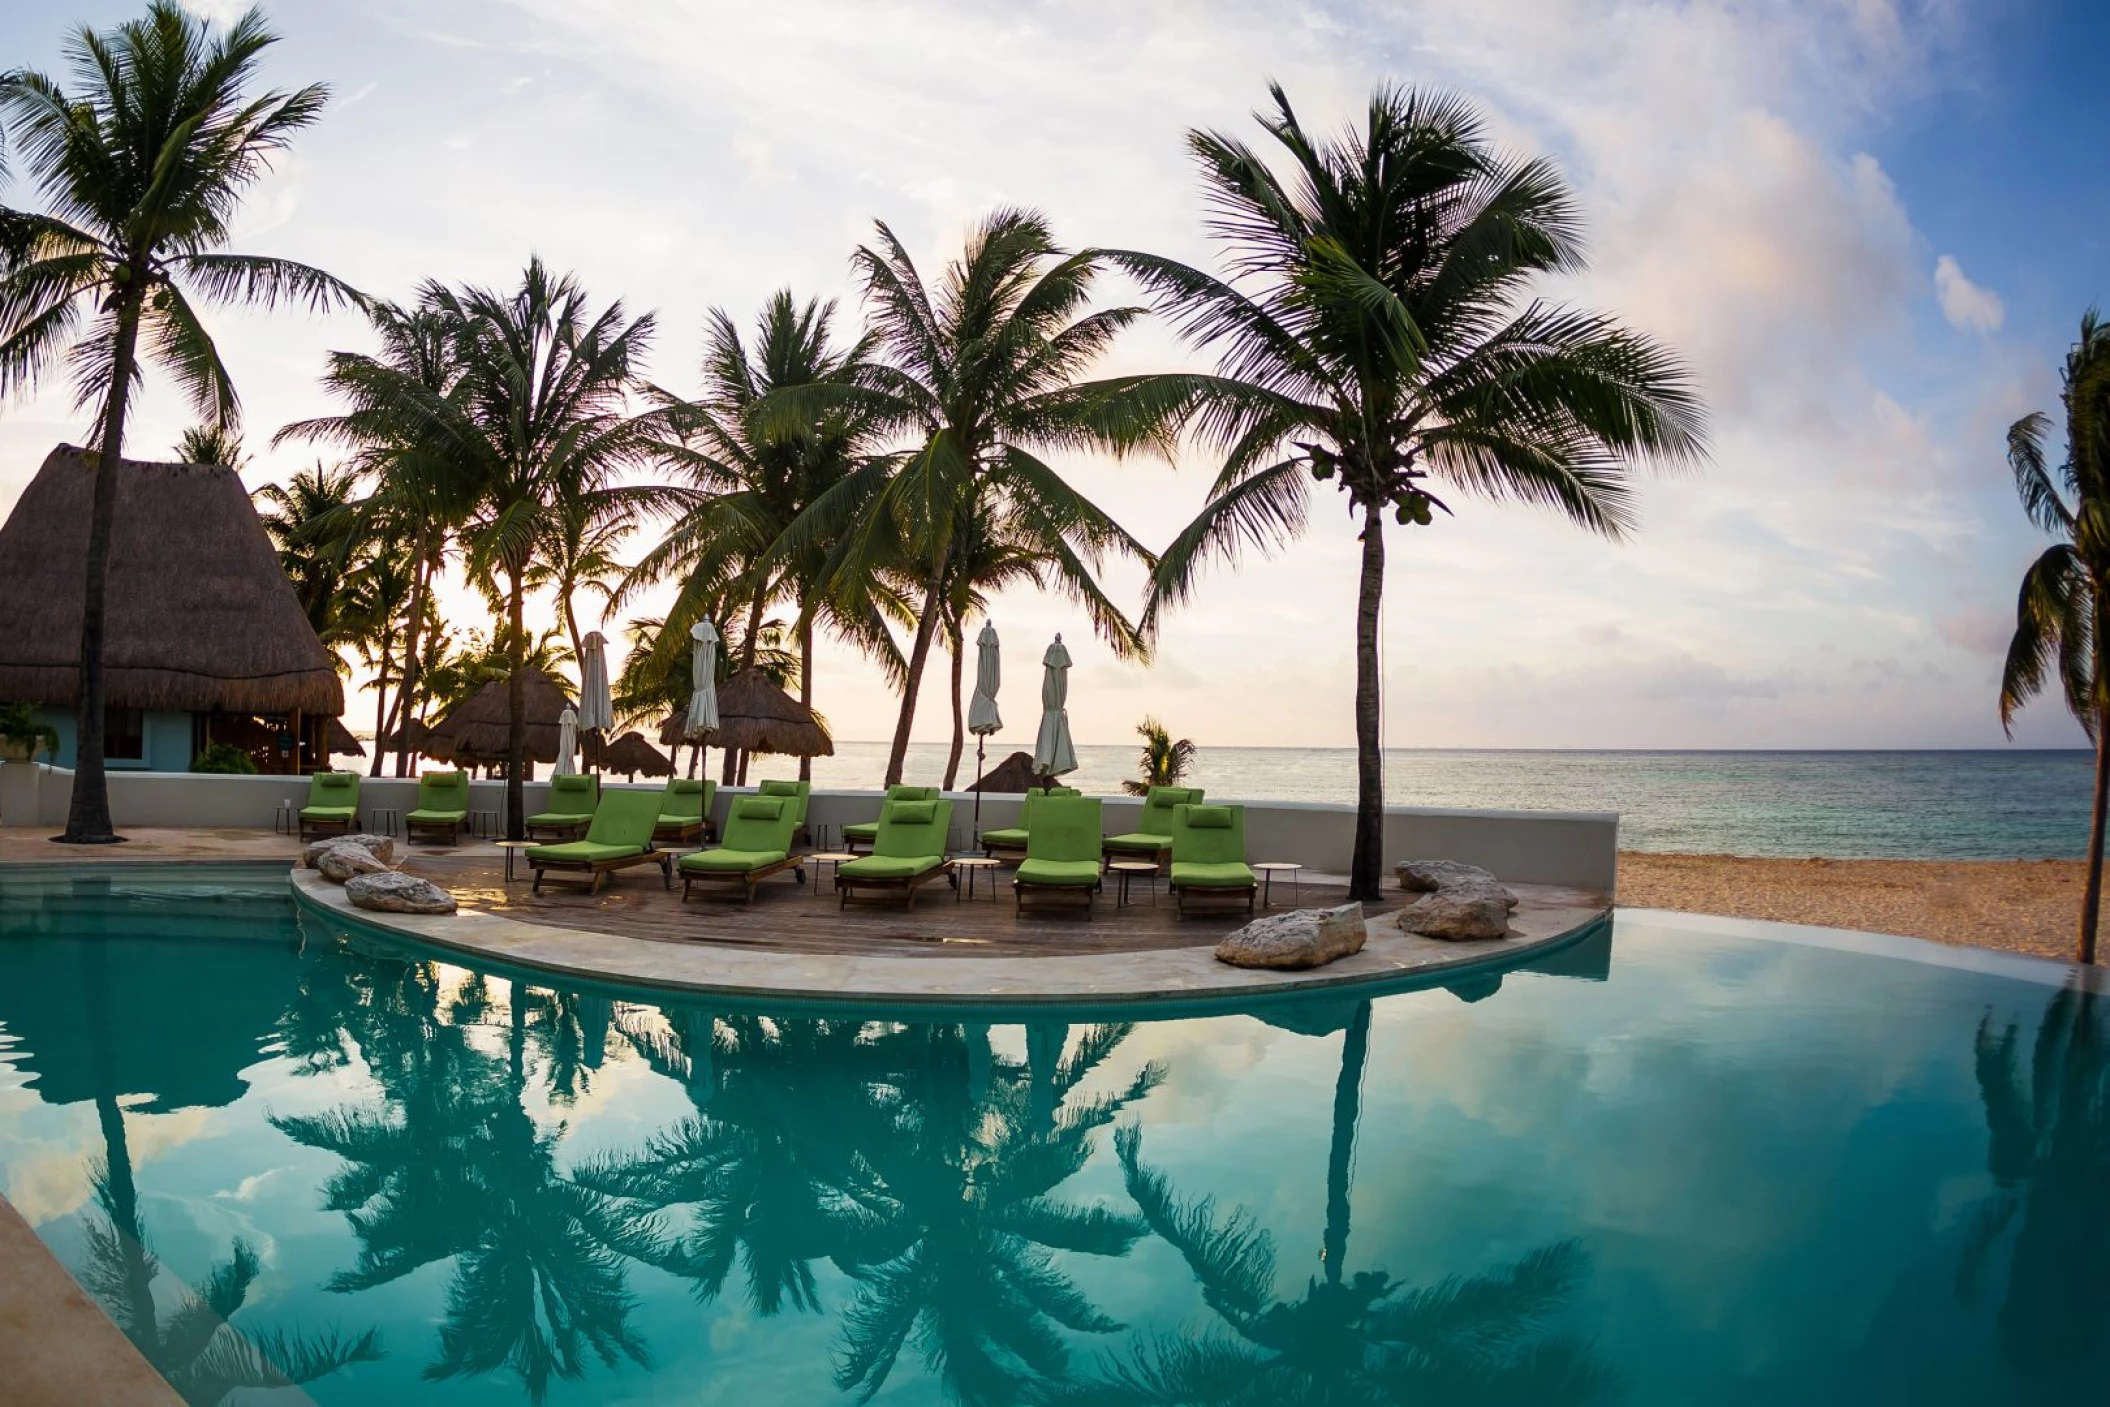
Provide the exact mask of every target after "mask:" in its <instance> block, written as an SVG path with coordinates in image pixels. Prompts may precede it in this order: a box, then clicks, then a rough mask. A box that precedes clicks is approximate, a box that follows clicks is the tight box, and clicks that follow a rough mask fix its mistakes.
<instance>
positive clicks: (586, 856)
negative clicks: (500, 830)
mask: <svg viewBox="0 0 2110 1407" xmlns="http://www.w3.org/2000/svg"><path fill="white" fill-rule="evenodd" d="M644 853H645V847H644V846H642V845H609V844H605V843H603V842H601V841H595V840H568V841H565V842H564V843H563V844H562V845H536V846H531V847H530V848H529V849H528V852H527V857H528V859H529V860H531V861H533V860H554V861H556V862H557V863H558V864H572V865H591V864H594V863H597V862H598V861H601V860H626V859H628V858H630V857H631V856H632V855H642V854H644Z"/></svg>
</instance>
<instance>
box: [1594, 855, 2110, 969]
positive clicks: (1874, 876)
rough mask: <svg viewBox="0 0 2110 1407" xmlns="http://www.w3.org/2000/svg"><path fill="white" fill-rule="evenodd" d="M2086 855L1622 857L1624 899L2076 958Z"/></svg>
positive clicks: (1656, 906)
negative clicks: (2080, 857) (2063, 857)
mask: <svg viewBox="0 0 2110 1407" xmlns="http://www.w3.org/2000/svg"><path fill="white" fill-rule="evenodd" d="M2086 871H2087V867H2086V866H2085V865H2084V864H2083V863H2082V862H2080V861H2078V860H1763V859H1747V858H1744V857H1740V856H1735V855H1661V854H1647V853H1643V852H1640V851H1627V852H1624V853H1622V854H1621V855H1620V857H1619V902H1620V903H1621V904H1624V905H1628V906H1631V907H1634V908H1648V909H1681V910H1684V911H1685V912H1687V913H1699V914H1728V915H1731V916H1733V917H1737V918H1756V919H1770V920H1773V921H1774V922H1778V923H1809V924H1818V925H1821V926H1823V927H1826V928H1858V929H1862V930H1865V931H1867V932H1871V933H1898V934H1903V935H1905V936H1906V937H1908V938H1928V939H1932V940H1933V941H1935V942H1937V943H1954V944H1961V945H1967V946H1971V947H1978V948H2003V949H2006V950H2007V951H2009V952H2016V953H2030V954H2033V955H2035V956H2037V957H2048V958H2063V959H2067V960H2071V959H2072V957H2073V948H2074V935H2075V928H2076V925H2077V924H2078V922H2079V917H2080V908H2081V886H2082V883H2083V881H2084V879H2085V878H2086Z"/></svg>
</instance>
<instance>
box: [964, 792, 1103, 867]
mask: <svg viewBox="0 0 2110 1407" xmlns="http://www.w3.org/2000/svg"><path fill="white" fill-rule="evenodd" d="M1081 795H1083V793H1082V792H1080V791H1078V790H1077V788H1075V787H1046V788H1043V787H1028V788H1026V796H1025V799H1024V800H1023V801H1021V802H1019V804H1018V824H1017V825H1016V826H998V827H997V829H998V830H1022V831H1024V832H1026V835H1027V837H1028V842H1027V843H1028V844H1031V837H1032V834H1033V824H1032V816H1033V803H1034V802H1036V801H1038V800H1040V798H1042V797H1043V796H1081ZM975 842H976V844H978V845H980V846H981V847H982V853H983V854H984V855H986V856H987V857H989V858H990V859H992V860H1001V861H1004V862H1006V863H1009V864H1013V865H1015V864H1017V863H1018V862H1019V861H1020V860H1023V859H1025V858H1026V846H1024V845H1012V844H1010V843H1008V842H1006V841H1001V840H1000V841H997V842H995V843H994V844H992V843H991V842H990V840H989V834H988V832H986V831H985V832H983V833H982V834H981V835H978V836H976V837H975Z"/></svg>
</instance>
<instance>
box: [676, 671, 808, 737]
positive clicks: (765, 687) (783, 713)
mask: <svg viewBox="0 0 2110 1407" xmlns="http://www.w3.org/2000/svg"><path fill="white" fill-rule="evenodd" d="M704 742H705V743H706V745H708V746H710V747H722V748H729V749H734V750H737V751H740V752H775V753H783V754H786V755H788V756H791V757H833V756H834V755H835V742H834V740H833V739H831V738H830V737H829V736H828V729H827V727H826V725H824V724H823V723H822V722H821V721H820V719H819V718H818V717H817V716H815V714H814V712H813V710H812V709H810V708H808V707H806V705H804V704H802V703H800V702H799V701H798V700H797V699H795V698H793V697H792V696H791V695H789V694H787V693H785V692H784V691H783V690H782V689H779V688H778V687H777V686H776V685H775V684H772V683H771V682H770V681H769V676H768V675H766V674H764V673H763V672H762V671H761V670H759V669H743V670H741V671H740V672H739V673H738V674H735V675H734V676H733V677H732V678H730V679H728V680H726V681H725V682H724V683H723V684H720V685H719V686H718V730H717V731H716V732H714V733H712V734H711V735H710V736H709V737H708V738H706V739H704Z"/></svg>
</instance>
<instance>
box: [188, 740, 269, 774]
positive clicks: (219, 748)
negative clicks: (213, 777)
mask: <svg viewBox="0 0 2110 1407" xmlns="http://www.w3.org/2000/svg"><path fill="white" fill-rule="evenodd" d="M190 769H191V771H193V772H219V773H223V774H226V775H229V776H236V777H252V776H255V775H256V759H255V758H253V757H251V756H250V755H249V754H248V753H246V752H244V751H242V750H241V749H240V748H238V747H236V746H235V745H234V744H233V743H207V744H206V745H205V751H203V752H201V753H199V754H198V755H197V756H196V757H193V758H192V759H191V760H190Z"/></svg>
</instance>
